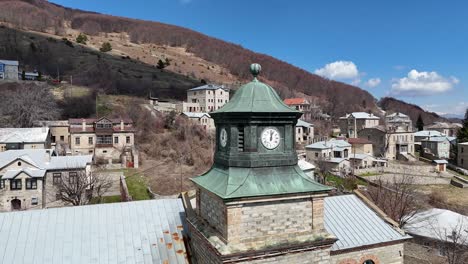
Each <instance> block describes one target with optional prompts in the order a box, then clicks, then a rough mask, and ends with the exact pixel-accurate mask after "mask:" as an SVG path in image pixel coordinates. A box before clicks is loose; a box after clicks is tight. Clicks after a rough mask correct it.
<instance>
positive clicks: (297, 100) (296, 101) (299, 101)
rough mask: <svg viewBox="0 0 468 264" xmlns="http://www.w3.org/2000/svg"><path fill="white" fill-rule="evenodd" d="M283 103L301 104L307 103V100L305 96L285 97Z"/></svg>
mask: <svg viewBox="0 0 468 264" xmlns="http://www.w3.org/2000/svg"><path fill="white" fill-rule="evenodd" d="M284 103H285V104H287V105H301V104H307V100H306V99H305V98H286V99H284Z"/></svg>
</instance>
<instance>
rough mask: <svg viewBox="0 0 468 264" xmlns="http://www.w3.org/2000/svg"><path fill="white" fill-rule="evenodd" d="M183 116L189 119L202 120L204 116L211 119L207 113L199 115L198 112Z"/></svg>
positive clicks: (187, 113)
mask: <svg viewBox="0 0 468 264" xmlns="http://www.w3.org/2000/svg"><path fill="white" fill-rule="evenodd" d="M183 114H184V115H186V116H187V117H189V118H202V117H204V116H206V117H208V118H211V116H210V115H209V114H208V113H199V112H184V113H183Z"/></svg>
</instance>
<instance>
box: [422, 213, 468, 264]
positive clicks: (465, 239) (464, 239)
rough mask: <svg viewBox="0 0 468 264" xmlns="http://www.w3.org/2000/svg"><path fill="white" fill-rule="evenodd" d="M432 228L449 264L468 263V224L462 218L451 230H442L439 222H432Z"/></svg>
mask: <svg viewBox="0 0 468 264" xmlns="http://www.w3.org/2000/svg"><path fill="white" fill-rule="evenodd" d="M431 227H432V229H433V230H434V232H435V234H436V236H437V237H438V239H439V248H440V250H441V251H442V254H443V255H444V256H445V257H446V258H447V262H448V263H449V264H458V263H467V262H468V223H467V222H466V221H464V220H463V218H462V217H460V218H459V219H458V221H457V223H456V224H455V225H453V226H451V227H449V228H442V227H441V226H440V224H439V222H438V221H431Z"/></svg>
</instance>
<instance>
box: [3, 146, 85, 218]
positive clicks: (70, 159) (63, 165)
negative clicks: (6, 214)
mask: <svg viewBox="0 0 468 264" xmlns="http://www.w3.org/2000/svg"><path fill="white" fill-rule="evenodd" d="M91 163H92V156H91V155H86V156H57V154H56V153H55V152H54V151H53V150H51V149H23V150H8V151H5V152H1V153H0V175H1V177H0V211H12V210H27V209H40V208H45V207H50V206H58V205H62V203H61V202H60V201H57V199H56V190H55V189H54V184H55V183H56V179H55V178H56V177H57V176H58V175H60V176H62V174H64V176H66V177H63V178H65V179H70V177H74V176H75V177H76V176H77V174H78V173H89V171H90V169H91ZM52 202H53V203H52Z"/></svg>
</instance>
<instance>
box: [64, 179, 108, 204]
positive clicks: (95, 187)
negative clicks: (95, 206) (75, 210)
mask: <svg viewBox="0 0 468 264" xmlns="http://www.w3.org/2000/svg"><path fill="white" fill-rule="evenodd" d="M111 185H112V182H111V181H110V179H109V178H108V177H107V176H106V175H103V174H94V173H86V172H85V171H84V170H82V171H78V172H76V174H75V175H68V174H67V176H64V173H62V176H61V178H60V182H59V183H58V185H57V186H56V190H57V197H58V198H59V199H60V200H62V201H63V202H66V203H70V204H72V205H74V206H77V205H85V204H89V202H90V201H91V200H92V199H97V200H98V202H99V201H100V200H101V198H102V195H103V194H104V193H105V192H106V191H107V190H109V188H110V187H111Z"/></svg>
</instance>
